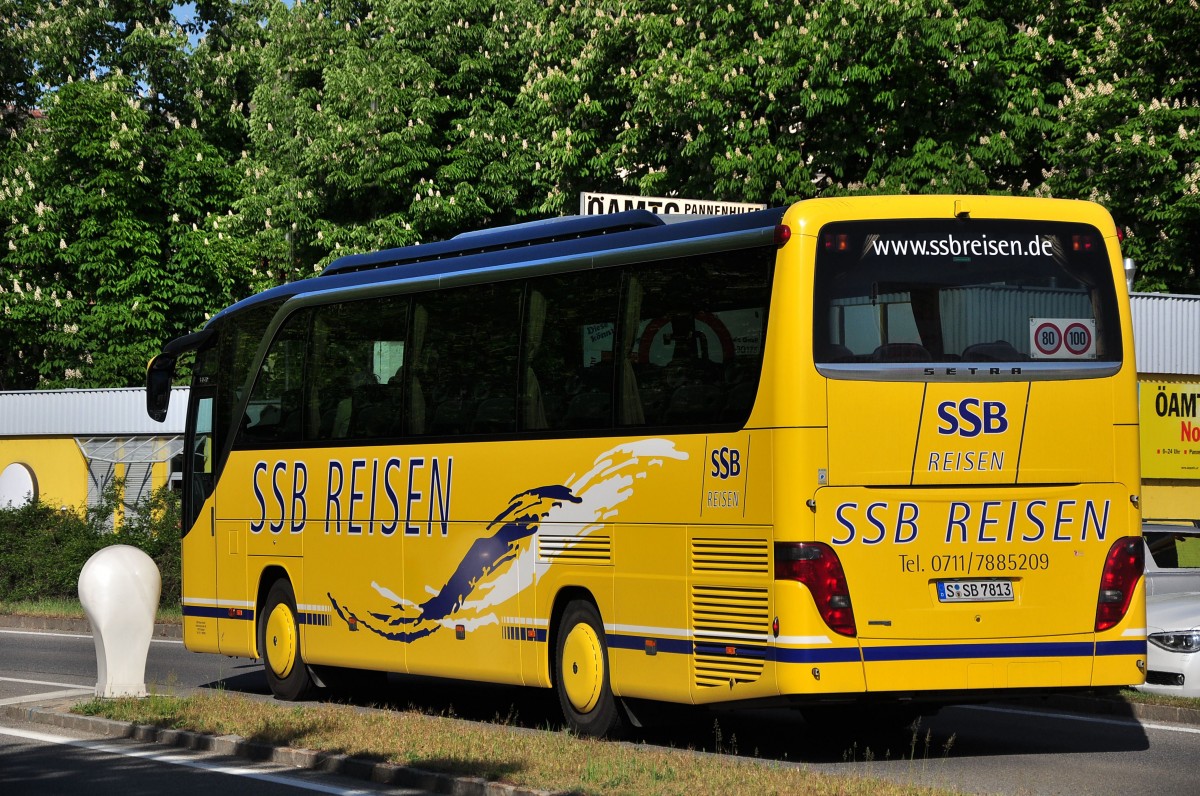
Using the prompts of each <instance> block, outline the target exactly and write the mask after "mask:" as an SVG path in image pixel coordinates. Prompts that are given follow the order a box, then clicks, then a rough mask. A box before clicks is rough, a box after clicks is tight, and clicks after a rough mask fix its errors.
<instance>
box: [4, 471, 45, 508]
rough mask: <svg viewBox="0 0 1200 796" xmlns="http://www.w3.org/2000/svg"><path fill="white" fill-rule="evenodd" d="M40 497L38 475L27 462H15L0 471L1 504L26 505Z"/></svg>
mask: <svg viewBox="0 0 1200 796" xmlns="http://www.w3.org/2000/svg"><path fill="white" fill-rule="evenodd" d="M37 499H38V488H37V476H35V475H34V474H33V470H31V469H30V468H29V465H27V464H21V463H20V462H14V463H13V464H10V465H9V466H8V467H5V468H4V472H2V473H0V506H24V505H25V504H27V503H33V502H35V501H36V500H37Z"/></svg>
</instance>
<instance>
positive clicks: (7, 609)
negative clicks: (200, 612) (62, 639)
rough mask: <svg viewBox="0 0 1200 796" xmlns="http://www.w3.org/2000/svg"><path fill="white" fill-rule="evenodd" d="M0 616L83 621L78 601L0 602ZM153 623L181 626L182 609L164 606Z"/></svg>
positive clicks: (81, 608)
mask: <svg viewBox="0 0 1200 796" xmlns="http://www.w3.org/2000/svg"><path fill="white" fill-rule="evenodd" d="M0 615H6V616H36V617H41V618H45V619H84V618H86V615H85V614H84V612H83V605H82V604H81V603H80V602H79V600H72V599H59V598H44V599H40V600H0ZM155 621H157V622H164V623H166V624H175V625H179V624H183V612H182V609H181V608H180V607H179V606H178V605H176V606H165V607H160V608H159V609H158V612H157V615H156V618H155Z"/></svg>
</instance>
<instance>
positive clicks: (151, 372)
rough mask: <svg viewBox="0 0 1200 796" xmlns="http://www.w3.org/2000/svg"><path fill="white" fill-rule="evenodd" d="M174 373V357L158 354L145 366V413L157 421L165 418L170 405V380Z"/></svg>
mask: <svg viewBox="0 0 1200 796" xmlns="http://www.w3.org/2000/svg"><path fill="white" fill-rule="evenodd" d="M174 375H175V357H173V356H170V355H168V354H159V355H158V356H156V357H155V358H154V359H152V360H150V365H149V366H148V367H147V368H146V414H148V415H150V419H151V420H155V421H157V422H159V423H161V422H163V421H164V420H166V419H167V409H168V407H170V405H171V380H172V378H173V377H174Z"/></svg>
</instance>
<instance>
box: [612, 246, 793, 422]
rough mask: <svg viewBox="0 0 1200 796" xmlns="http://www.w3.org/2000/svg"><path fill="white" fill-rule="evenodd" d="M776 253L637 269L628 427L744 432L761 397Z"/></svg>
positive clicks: (632, 280) (621, 378) (627, 306)
mask: <svg viewBox="0 0 1200 796" xmlns="http://www.w3.org/2000/svg"><path fill="white" fill-rule="evenodd" d="M773 262H774V251H773V250H768V249H754V250H742V251H734V252H725V253H720V254H710V255H704V256H700V257H689V258H686V259H680V260H671V261H666V262H661V263H647V264H644V265H638V266H635V267H633V268H631V269H629V271H628V274H627V279H626V284H625V292H624V313H623V317H624V321H623V327H624V328H622V329H621V330H620V331H621V334H622V336H623V337H622V339H623V340H624V349H625V351H626V353H627V356H626V357H625V358H624V359H623V362H622V367H621V368H620V371H619V373H618V399H619V407H618V418H619V422H620V424H621V425H625V426H649V425H666V426H676V425H697V424H713V423H731V422H738V423H741V422H745V420H746V418H747V417H748V416H749V414H750V409H751V406H752V404H753V402H754V396H755V393H756V392H757V389H758V376H759V371H760V369H761V367H762V354H763V343H764V340H765V335H766V320H767V305H768V301H769V298H770V280H771V266H772V263H773Z"/></svg>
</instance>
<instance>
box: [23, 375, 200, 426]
mask: <svg viewBox="0 0 1200 796" xmlns="http://www.w3.org/2000/svg"><path fill="white" fill-rule="evenodd" d="M187 400H188V388H187V387H176V388H174V389H172V390H171V408H170V410H169V411H168V412H167V419H166V422H163V423H156V422H154V421H153V420H151V419H150V417H149V416H148V415H147V414H146V391H145V390H144V389H140V388H137V387H130V388H126V389H117V390H34V391H28V392H5V393H0V436H6V437H41V436H64V437H81V436H82V437H98V436H114V437H139V436H154V437H157V436H166V435H172V434H182V433H183V423H184V418H185V417H186V416H187Z"/></svg>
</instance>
